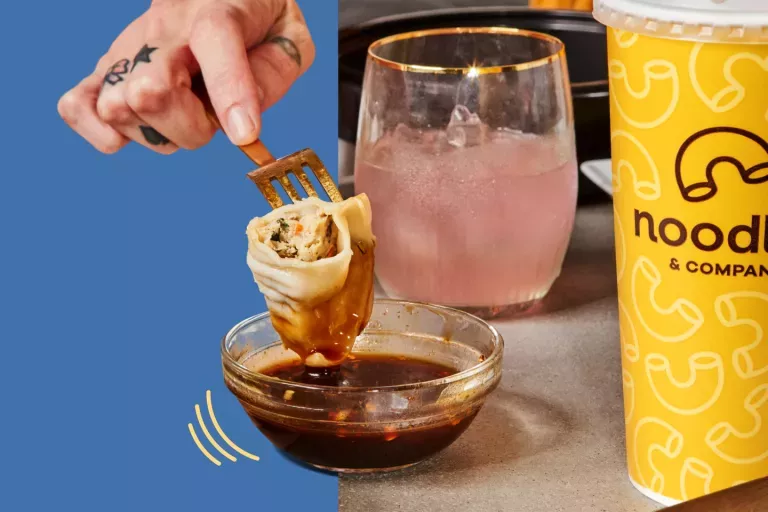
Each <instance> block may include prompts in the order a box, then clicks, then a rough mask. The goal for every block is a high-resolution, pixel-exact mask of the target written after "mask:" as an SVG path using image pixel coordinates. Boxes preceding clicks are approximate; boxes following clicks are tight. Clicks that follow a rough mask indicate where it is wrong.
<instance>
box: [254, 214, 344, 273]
mask: <svg viewBox="0 0 768 512" xmlns="http://www.w3.org/2000/svg"><path fill="white" fill-rule="evenodd" d="M258 231H259V237H260V238H261V239H262V240H264V244H265V245H266V246H267V247H269V248H270V249H272V250H273V251H275V252H276V253H277V254H278V256H280V257H281V258H296V259H299V260H301V261H307V262H312V261H317V260H321V259H323V258H330V257H332V256H335V255H336V237H337V236H338V229H337V228H336V225H335V224H334V223H333V219H332V218H331V216H329V215H327V214H325V213H322V212H312V211H310V212H306V213H304V214H301V213H299V212H297V213H293V214H290V215H287V216H285V217H280V218H277V219H275V220H273V221H272V222H270V223H269V224H267V225H264V226H261V227H260V228H259V229H258Z"/></svg>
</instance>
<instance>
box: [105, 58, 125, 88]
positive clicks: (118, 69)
mask: <svg viewBox="0 0 768 512" xmlns="http://www.w3.org/2000/svg"><path fill="white" fill-rule="evenodd" d="M130 63H131V61H130V60H128V59H120V60H119V61H117V62H115V63H114V64H112V67H111V68H109V70H108V71H107V74H106V75H104V83H105V84H109V85H116V84H119V83H120V82H122V81H123V75H125V74H126V73H128V64H130Z"/></svg>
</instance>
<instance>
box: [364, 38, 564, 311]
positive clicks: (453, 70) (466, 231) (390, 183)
mask: <svg viewBox="0 0 768 512" xmlns="http://www.w3.org/2000/svg"><path fill="white" fill-rule="evenodd" d="M577 177H578V176H577V166H576V149H575V136H574V128H573V108H572V103H571V95H570V85H569V79H568V70H567V66H566V60H565V47H564V45H563V43H562V42H561V41H560V40H558V39H556V38H554V37H551V36H548V35H545V34H539V33H535V32H529V31H524V30H517V29H512V28H451V29H436V30H425V31H420V32H411V33H406V34H400V35H395V36H391V37H387V38H384V39H381V40H379V41H377V42H375V43H373V44H372V45H371V47H370V48H369V50H368V61H367V64H366V70H365V79H364V82H363V96H362V104H361V110H360V123H359V131H358V138H357V147H356V155H355V189H356V192H357V193H361V192H365V193H366V194H367V195H368V197H369V198H370V200H371V205H372V207H373V231H374V234H375V235H376V237H377V247H376V276H377V279H378V281H379V284H380V286H381V287H382V289H383V290H384V292H385V293H386V294H387V295H389V296H390V297H393V298H398V299H406V300H414V301H420V302H430V303H435V304H442V305H446V306H452V307H455V308H460V309H464V310H468V311H470V312H472V313H474V314H476V315H478V316H481V317H484V318H489V317H493V316H496V315H500V314H508V313H518V312H523V311H526V310H528V309H530V308H531V307H532V306H534V305H535V304H536V303H537V302H538V301H539V300H540V299H542V298H543V297H544V296H545V295H546V294H547V293H548V291H549V290H550V288H551V286H552V283H553V282H554V281H555V279H556V278H557V277H558V275H559V274H560V270H561V268H562V263H563V258H564V256H565V252H566V249H567V246H568V243H569V240H570V235H571V232H572V229H573V222H574V216H575V212H576V198H577V186H578V185H577Z"/></svg>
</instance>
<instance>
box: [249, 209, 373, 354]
mask: <svg viewBox="0 0 768 512" xmlns="http://www.w3.org/2000/svg"><path fill="white" fill-rule="evenodd" d="M313 212H323V213H325V214H327V215H329V216H330V217H331V218H332V219H333V222H334V224H335V225H336V228H337V230H338V233H337V238H336V249H337V254H336V255H334V256H331V257H328V258H323V259H319V260H317V261H312V262H306V261H302V260H299V259H295V258H281V257H280V256H279V255H278V254H277V253H276V252H275V251H274V250H273V249H272V248H270V247H268V246H267V245H266V244H265V243H264V240H262V238H261V235H260V228H262V227H264V226H268V225H270V224H272V223H274V222H275V221H276V220H278V219H280V218H284V217H288V216H290V215H291V214H299V215H304V214H307V213H313ZM262 231H263V230H262ZM246 234H247V236H248V257H247V261H248V266H249V267H250V269H251V272H252V273H253V278H254V280H255V281H256V284H258V286H259V290H260V291H261V293H263V294H264V297H265V298H266V302H267V307H268V308H269V311H270V316H271V318H272V324H273V326H274V327H275V330H276V331H277V332H278V334H279V335H280V337H281V339H282V341H283V344H284V345H285V346H286V347H287V348H289V349H291V350H293V351H294V352H296V353H297V354H299V356H300V357H301V358H302V359H305V360H306V361H307V364H308V365H310V366H328V365H331V364H337V363H339V362H340V361H342V360H343V359H344V358H345V357H346V355H347V354H348V353H349V351H350V350H351V348H352V345H353V344H354V342H355V338H357V336H358V335H359V334H360V333H361V332H362V330H363V329H364V328H365V326H366V324H367V323H368V320H369V319H370V316H371V311H372V309H373V262H374V255H373V253H374V247H375V245H376V239H375V237H374V236H373V232H372V231H371V205H370V202H369V200H368V197H367V196H366V195H365V194H360V195H358V196H355V197H352V198H350V199H347V200H346V201H343V202H341V203H329V202H325V201H321V200H319V199H317V198H308V199H304V200H303V201H300V202H298V203H295V204H288V205H285V206H282V207H280V208H278V209H277V210H274V211H272V212H270V213H269V214H267V215H265V216H264V217H257V218H255V219H253V220H252V221H251V222H250V223H249V224H248V228H247V229H246ZM308 358H309V359H308Z"/></svg>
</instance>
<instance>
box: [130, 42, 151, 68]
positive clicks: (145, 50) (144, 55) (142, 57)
mask: <svg viewBox="0 0 768 512" xmlns="http://www.w3.org/2000/svg"><path fill="white" fill-rule="evenodd" d="M155 50H157V48H152V47H150V46H149V45H146V44H145V45H144V46H142V48H141V50H139V53H137V54H136V56H135V57H134V58H133V66H131V73H133V70H134V69H135V68H136V65H137V64H138V63H139V62H146V63H147V64H149V63H150V62H152V61H151V60H150V59H149V56H150V55H152V52H154V51H155Z"/></svg>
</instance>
